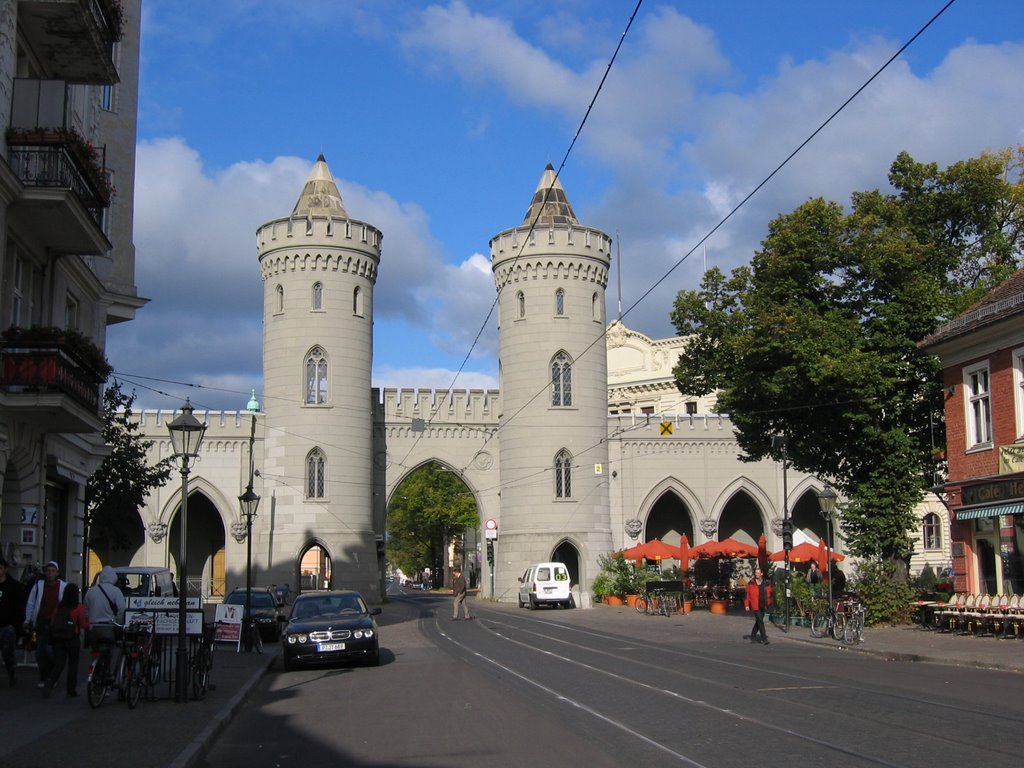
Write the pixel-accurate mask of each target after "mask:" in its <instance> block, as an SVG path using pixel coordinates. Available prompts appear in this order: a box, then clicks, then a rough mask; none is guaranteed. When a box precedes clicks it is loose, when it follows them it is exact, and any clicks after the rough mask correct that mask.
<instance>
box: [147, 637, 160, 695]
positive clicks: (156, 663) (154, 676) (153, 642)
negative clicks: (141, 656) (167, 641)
mask: <svg viewBox="0 0 1024 768" xmlns="http://www.w3.org/2000/svg"><path fill="white" fill-rule="evenodd" d="M159 682H160V640H159V638H156V637H153V638H151V639H150V641H149V653H148V655H147V657H146V685H148V686H149V687H150V688H153V687H155V686H156V684H157V683H159Z"/></svg>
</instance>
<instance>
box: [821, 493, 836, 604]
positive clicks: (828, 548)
mask: <svg viewBox="0 0 1024 768" xmlns="http://www.w3.org/2000/svg"><path fill="white" fill-rule="evenodd" d="M838 500H839V496H838V495H836V492H835V491H833V490H832V487H831V486H830V485H829V484H828V483H825V487H824V488H822V489H821V493H819V494H818V506H819V507H820V508H821V516H822V517H824V518H825V522H826V525H825V553H826V555H827V560H828V562H827V564H826V567H827V568H828V604H829V607H831V606H832V515H834V514H835V511H836V502H837V501H838Z"/></svg>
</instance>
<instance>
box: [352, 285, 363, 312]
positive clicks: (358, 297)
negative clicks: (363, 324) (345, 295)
mask: <svg viewBox="0 0 1024 768" xmlns="http://www.w3.org/2000/svg"><path fill="white" fill-rule="evenodd" d="M352 314H353V315H358V316H359V317H362V316H363V289H362V288H360V287H359V286H358V285H357V286H356V287H355V288H354V289H353V290H352Z"/></svg>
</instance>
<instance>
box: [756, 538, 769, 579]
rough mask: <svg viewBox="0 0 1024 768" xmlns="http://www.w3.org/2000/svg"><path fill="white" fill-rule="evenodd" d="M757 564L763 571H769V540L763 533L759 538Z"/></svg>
mask: <svg viewBox="0 0 1024 768" xmlns="http://www.w3.org/2000/svg"><path fill="white" fill-rule="evenodd" d="M757 565H758V567H759V568H760V569H761V570H762V571H763V572H765V573H767V572H768V540H767V539H765V537H764V534H763V533H762V534H761V536H760V537H759V538H758V540H757Z"/></svg>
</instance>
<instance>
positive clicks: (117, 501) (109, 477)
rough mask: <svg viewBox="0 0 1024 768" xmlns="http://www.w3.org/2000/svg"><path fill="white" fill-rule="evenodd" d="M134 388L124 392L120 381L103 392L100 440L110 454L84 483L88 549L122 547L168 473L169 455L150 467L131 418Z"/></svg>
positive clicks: (145, 442) (145, 445) (146, 443)
mask: <svg viewBox="0 0 1024 768" xmlns="http://www.w3.org/2000/svg"><path fill="white" fill-rule="evenodd" d="M134 404H135V393H134V392H133V393H132V394H130V395H129V394H125V393H124V392H123V391H122V390H121V384H120V382H117V381H115V382H113V383H112V384H111V385H110V386H109V387H107V389H106V391H105V392H104V393H103V432H102V435H103V442H104V443H105V444H106V445H107V446H108V447H109V448H110V453H109V454H108V455H107V456H106V457H105V458H104V459H103V463H102V464H100V466H99V468H98V469H97V470H96V471H95V472H94V473H93V475H92V477H90V478H89V481H88V483H86V486H85V514H86V540H87V541H88V543H89V546H91V547H94V548H99V547H104V548H106V549H108V550H109V549H123V548H125V547H127V546H128V545H129V544H130V543H131V541H132V538H133V534H135V533H136V532H137V531H138V530H139V528H140V527H141V525H142V523H141V521H140V518H139V510H140V509H141V508H142V506H143V505H144V504H145V503H146V497H148V496H149V494H150V492H151V491H152V490H153V489H154V488H157V487H159V486H161V485H163V484H164V483H165V482H166V481H167V478H168V477H169V476H170V472H171V470H170V464H169V462H170V460H169V459H164V460H162V461H160V462H158V463H157V464H156V465H155V466H150V464H149V463H148V461H147V458H146V454H147V451H148V450H149V448H150V446H151V445H152V442H151V441H148V440H143V439H142V436H141V434H140V432H141V428H140V427H139V424H138V422H137V421H135V419H134V418H133V413H132V406H133V405H134Z"/></svg>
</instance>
